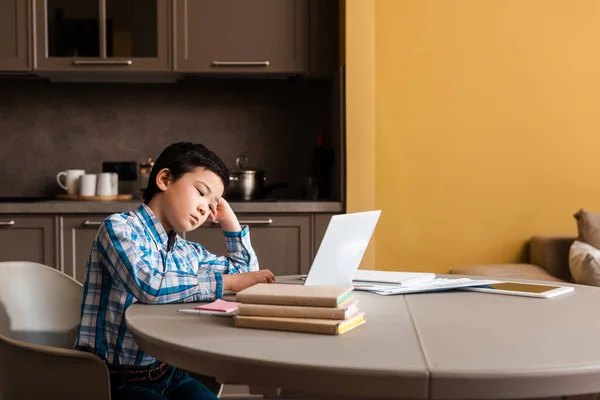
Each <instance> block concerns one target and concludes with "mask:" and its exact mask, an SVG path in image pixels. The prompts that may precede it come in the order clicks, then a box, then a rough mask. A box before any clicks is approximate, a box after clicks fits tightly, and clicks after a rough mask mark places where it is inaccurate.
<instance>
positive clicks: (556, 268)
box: [529, 235, 577, 282]
mask: <svg viewBox="0 0 600 400" xmlns="http://www.w3.org/2000/svg"><path fill="white" fill-rule="evenodd" d="M575 240H577V238H576V237H575V236H556V235H536V236H533V237H532V238H531V240H530V241H529V264H534V265H539V266H540V267H542V268H544V269H545V270H546V271H547V272H548V273H549V274H550V275H552V276H555V277H557V278H559V279H562V280H563V281H567V282H571V281H572V280H573V278H572V277H571V271H569V250H570V249H571V245H572V244H573V242H574V241H575Z"/></svg>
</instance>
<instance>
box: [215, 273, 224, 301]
mask: <svg viewBox="0 0 600 400" xmlns="http://www.w3.org/2000/svg"><path fill="white" fill-rule="evenodd" d="M215 282H216V284H217V288H216V289H215V299H221V298H223V275H222V274H221V273H220V272H215Z"/></svg>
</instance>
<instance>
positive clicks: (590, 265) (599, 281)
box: [569, 240, 600, 286]
mask: <svg viewBox="0 0 600 400" xmlns="http://www.w3.org/2000/svg"><path fill="white" fill-rule="evenodd" d="M569 269H570V270H571V275H572V276H573V279H574V280H575V283H579V284H582V285H591V286H600V250H598V249H597V248H595V247H593V246H590V245H589V244H587V243H583V242H580V241H578V240H576V241H574V242H573V244H572V245H571V249H570V251H569Z"/></svg>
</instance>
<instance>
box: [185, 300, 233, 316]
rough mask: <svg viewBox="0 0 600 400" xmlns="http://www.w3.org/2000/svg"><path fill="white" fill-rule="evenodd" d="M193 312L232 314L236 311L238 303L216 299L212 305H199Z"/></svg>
mask: <svg viewBox="0 0 600 400" xmlns="http://www.w3.org/2000/svg"><path fill="white" fill-rule="evenodd" d="M194 309H195V310H205V311H214V312H223V313H232V312H235V311H237V309H238V303H236V302H234V301H225V300H221V299H217V300H215V301H213V302H212V303H207V304H201V305H199V306H196V307H194Z"/></svg>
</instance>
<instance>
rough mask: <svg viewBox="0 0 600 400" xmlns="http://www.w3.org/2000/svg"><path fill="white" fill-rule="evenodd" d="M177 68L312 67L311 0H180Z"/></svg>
mask: <svg viewBox="0 0 600 400" xmlns="http://www.w3.org/2000/svg"><path fill="white" fill-rule="evenodd" d="M173 5H174V28H175V37H174V39H175V52H174V54H175V62H174V70H175V71H182V72H210V73H256V72H260V73H264V72H269V73H298V72H308V69H309V55H308V53H309V47H308V45H309V43H308V41H309V0H174V3H173Z"/></svg>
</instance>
